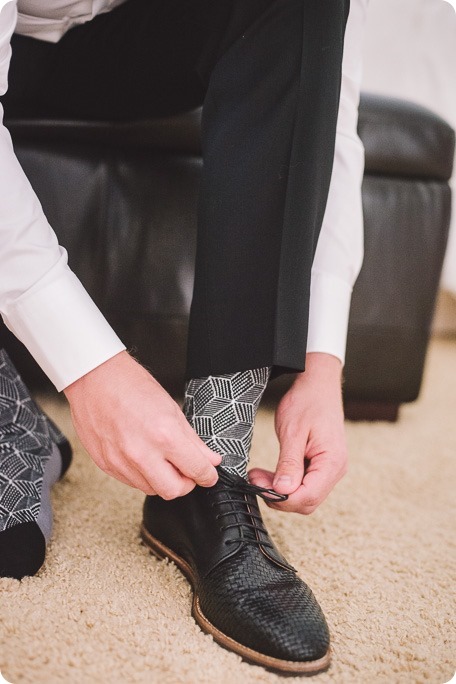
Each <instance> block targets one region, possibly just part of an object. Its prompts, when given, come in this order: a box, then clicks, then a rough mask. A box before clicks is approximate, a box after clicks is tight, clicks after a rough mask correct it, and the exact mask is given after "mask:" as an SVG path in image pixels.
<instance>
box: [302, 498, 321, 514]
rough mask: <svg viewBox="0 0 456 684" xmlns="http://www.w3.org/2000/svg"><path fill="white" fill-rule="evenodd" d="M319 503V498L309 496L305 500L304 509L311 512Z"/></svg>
mask: <svg viewBox="0 0 456 684" xmlns="http://www.w3.org/2000/svg"><path fill="white" fill-rule="evenodd" d="M319 504H320V499H319V498H318V497H316V496H310V497H308V498H307V499H306V501H305V509H306V511H309V512H310V513H313V511H314V510H315V509H316V508H317V507H318V505H319Z"/></svg>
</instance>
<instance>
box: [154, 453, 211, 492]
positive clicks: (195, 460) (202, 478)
mask: <svg viewBox="0 0 456 684" xmlns="http://www.w3.org/2000/svg"><path fill="white" fill-rule="evenodd" d="M220 460H221V458H220ZM167 461H168V463H172V465H173V466H175V467H176V468H177V469H178V470H179V471H180V472H181V473H182V475H183V476H184V477H185V478H186V479H189V480H191V481H192V482H193V483H194V484H195V483H196V484H198V485H200V486H201V487H213V486H214V485H215V483H216V482H217V480H218V473H217V471H216V469H215V468H214V466H213V465H212V463H211V462H210V461H209V459H208V458H207V457H206V455H202V454H201V452H200V451H199V449H196V448H194V449H193V450H192V451H190V450H186V452H182V451H180V450H179V451H175V452H174V453H173V454H172V455H171V456H167Z"/></svg>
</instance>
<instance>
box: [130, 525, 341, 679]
mask: <svg viewBox="0 0 456 684" xmlns="http://www.w3.org/2000/svg"><path fill="white" fill-rule="evenodd" d="M141 539H142V540H143V542H144V543H145V544H146V546H148V547H149V549H150V550H151V552H152V553H153V554H154V555H155V556H156V557H157V558H158V559H159V560H164V559H166V558H168V559H169V560H171V561H173V563H175V564H176V565H177V567H178V568H179V570H180V571H181V572H182V574H183V575H184V577H185V578H186V579H187V580H188V582H189V584H190V586H191V588H192V593H193V600H192V615H193V617H194V619H195V620H196V622H197V623H198V625H199V626H200V627H201V629H202V630H203V632H206V633H207V634H211V636H212V637H213V638H214V640H215V641H216V642H217V643H218V644H220V645H221V646H223V647H224V648H227V649H228V650H229V651H234V653H237V654H238V655H240V656H242V658H244V659H245V660H248V661H249V662H250V663H253V664H255V665H261V666H262V667H265V668H266V669H268V670H273V671H274V672H279V673H281V674H301V675H306V674H308V675H311V674H317V673H318V672H323V671H324V670H327V669H328V667H329V664H330V659H331V655H330V650H329V649H328V651H327V652H326V653H325V655H324V656H323V657H322V658H319V659H318V660H308V661H302V662H295V661H293V660H281V659H280V658H273V657H272V656H267V655H264V654H263V653H259V652H258V651H254V650H253V649H252V648H249V647H248V646H244V645H243V644H240V643H239V642H238V641H235V640H234V639H232V638H231V637H229V636H227V635H226V634H224V633H223V632H221V631H220V630H219V629H217V627H215V625H213V624H212V622H210V621H209V620H208V619H207V617H206V616H205V615H204V613H203V612H202V611H201V607H200V602H199V598H198V595H197V593H196V588H195V587H196V577H195V574H194V572H193V570H192V568H191V567H190V565H189V564H188V563H187V562H186V561H185V560H184V559H183V558H181V557H180V556H178V555H177V554H176V553H174V551H172V550H171V549H169V548H168V547H167V546H165V545H164V544H162V542H160V541H158V539H155V537H153V536H152V535H151V534H150V532H149V531H148V530H147V529H146V527H145V526H144V523H143V524H142V525H141Z"/></svg>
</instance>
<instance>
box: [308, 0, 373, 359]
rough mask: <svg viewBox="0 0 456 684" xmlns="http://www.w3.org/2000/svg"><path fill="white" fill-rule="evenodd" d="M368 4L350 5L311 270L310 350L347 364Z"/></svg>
mask: <svg viewBox="0 0 456 684" xmlns="http://www.w3.org/2000/svg"><path fill="white" fill-rule="evenodd" d="M367 5H368V0H352V1H351V3H350V14H349V17H348V22H347V30H346V34H345V47H344V56H343V62H342V85H341V96H340V105H339V114H338V120H337V132H336V145H335V154H334V166H333V172H332V176H331V184H330V188H329V194H328V201H327V205H326V212H325V216H324V219H323V224H322V228H321V232H320V236H319V239H318V244H317V250H316V253H315V258H314V262H313V266H312V273H311V289H310V307H309V332H308V339H307V351H308V352H316V351H318V352H326V353H328V354H333V355H334V356H337V357H338V358H339V359H340V360H341V361H342V363H344V361H345V348H346V342H347V329H348V316H349V311H350V302H351V294H352V289H353V285H354V283H355V280H356V278H357V276H358V273H359V271H360V269H361V265H362V261H363V237H364V234H363V212H362V200H361V184H362V180H363V173H364V148H363V145H362V143H361V140H360V139H359V137H358V134H357V123H358V105H359V95H360V88H361V73H362V72H361V64H362V39H363V32H364V25H365V19H366V12H367Z"/></svg>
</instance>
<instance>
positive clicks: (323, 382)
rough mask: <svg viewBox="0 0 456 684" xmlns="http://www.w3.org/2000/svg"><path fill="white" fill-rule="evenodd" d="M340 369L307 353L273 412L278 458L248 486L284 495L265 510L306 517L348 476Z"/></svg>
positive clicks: (328, 359)
mask: <svg viewBox="0 0 456 684" xmlns="http://www.w3.org/2000/svg"><path fill="white" fill-rule="evenodd" d="M341 376H342V364H341V362H340V360H339V359H338V358H336V357H335V356H332V355H331V354H324V353H320V352H311V353H308V354H307V356H306V370H305V372H304V373H301V374H300V375H298V376H297V378H296V380H295V381H294V383H293V385H292V387H291V388H290V389H289V390H288V392H287V393H286V394H285V395H284V397H283V398H282V400H281V401H280V404H279V406H278V407H277V411H276V415H275V429H276V433H277V437H278V439H279V442H280V455H279V460H278V463H277V468H276V472H275V473H271V472H270V471H268V470H263V469H262V468H253V469H252V470H251V471H250V472H249V480H250V482H252V483H253V484H256V485H258V486H260V487H268V488H270V489H275V491H277V492H279V493H280V494H288V495H289V496H288V499H287V501H283V502H280V503H272V504H269V505H270V506H271V507H272V508H276V509H278V510H281V511H294V512H296V513H303V514H304V515H308V514H309V513H313V511H314V510H315V509H316V508H317V507H318V506H319V505H320V504H321V502H322V501H324V499H326V497H327V496H328V494H329V493H330V491H331V490H332V489H333V487H334V486H335V485H336V484H337V482H338V481H339V480H340V479H341V478H342V477H343V476H344V475H345V473H346V471H347V447H346V440H345V428H344V412H343V405H342V391H341V384H342V383H341Z"/></svg>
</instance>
